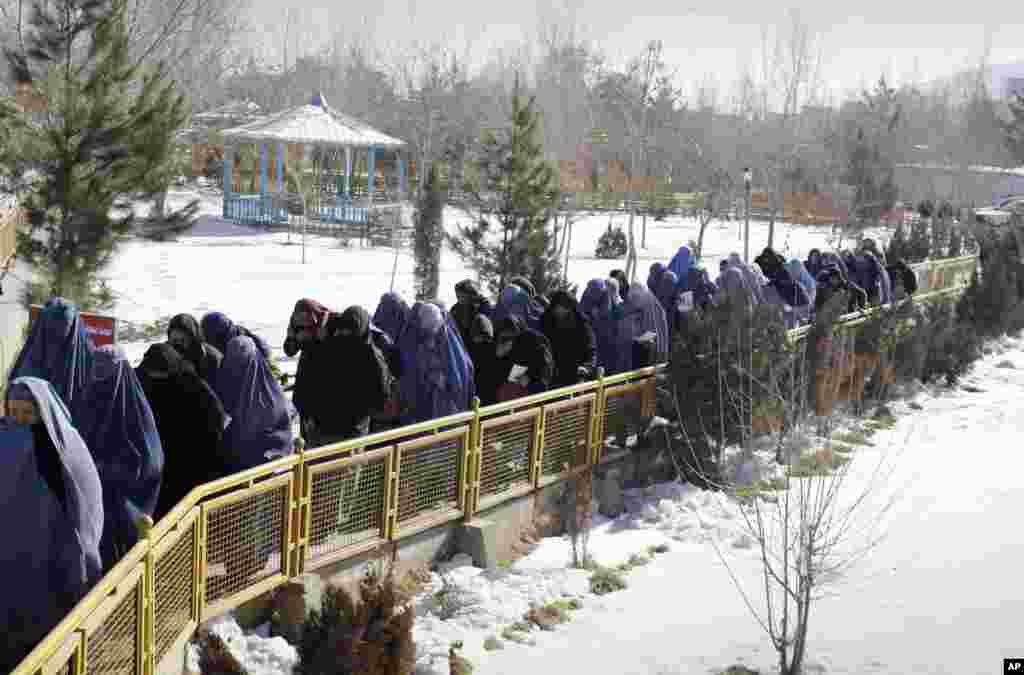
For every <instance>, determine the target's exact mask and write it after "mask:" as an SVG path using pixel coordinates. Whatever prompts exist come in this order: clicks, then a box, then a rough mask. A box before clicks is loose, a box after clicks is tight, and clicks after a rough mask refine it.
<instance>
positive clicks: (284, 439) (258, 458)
mask: <svg viewBox="0 0 1024 675" xmlns="http://www.w3.org/2000/svg"><path fill="white" fill-rule="evenodd" d="M213 391H214V392H215V393H216V394H217V396H218V397H219V398H220V401H221V403H223V404H224V411H225V412H226V413H227V414H228V415H229V416H230V417H231V423H230V424H228V428H227V429H226V430H225V432H224V439H223V441H222V443H221V447H222V457H223V461H224V465H225V467H224V468H225V470H226V471H227V472H228V473H237V472H239V471H245V470H246V469H251V468H253V467H255V466H259V465H260V464H263V463H264V462H268V461H270V460H273V459H277V458H278V457H284V456H285V455H289V454H291V452H292V447H293V442H294V438H293V436H292V418H293V417H294V416H295V414H296V413H295V408H294V407H293V406H292V404H291V401H289V400H288V398H287V397H286V396H285V395H284V391H283V390H282V389H281V384H280V383H279V382H278V381H277V379H276V378H275V377H274V373H273V372H272V371H271V370H270V364H268V363H267V361H266V359H264V358H263V357H262V355H261V354H260V352H259V349H258V348H257V347H256V343H255V342H253V340H252V339H250V338H248V337H246V336H245V335H240V336H239V337H236V338H234V339H232V340H231V341H230V342H228V346H227V351H226V352H225V354H224V361H223V362H222V363H221V366H220V369H219V370H218V371H217V376H216V378H215V379H214V383H213Z"/></svg>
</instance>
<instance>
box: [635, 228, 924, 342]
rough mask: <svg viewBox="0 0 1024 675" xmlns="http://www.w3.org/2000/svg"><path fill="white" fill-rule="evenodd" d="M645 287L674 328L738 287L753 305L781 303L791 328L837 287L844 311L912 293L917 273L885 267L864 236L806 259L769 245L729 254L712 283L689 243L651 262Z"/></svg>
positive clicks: (902, 266)
mask: <svg viewBox="0 0 1024 675" xmlns="http://www.w3.org/2000/svg"><path fill="white" fill-rule="evenodd" d="M647 287H648V289H649V290H650V291H651V292H652V293H654V294H655V296H657V298H658V301H659V302H660V303H661V306H662V307H663V308H664V310H665V312H666V315H667V316H668V322H669V327H670V330H672V331H674V330H675V328H676V327H677V326H678V325H679V322H680V320H681V319H682V317H683V316H685V314H686V313H687V312H689V311H692V310H693V309H694V308H700V309H707V308H708V307H709V306H713V305H714V304H715V303H716V301H717V298H718V296H719V294H721V293H722V292H726V291H730V290H732V291H742V292H743V293H744V295H745V296H746V297H748V298H749V301H750V302H752V303H754V304H761V303H765V304H769V305H776V306H778V307H780V308H781V309H782V312H783V317H784V320H785V322H786V327H787V328H790V329H791V328H796V327H798V326H800V325H803V324H806V323H809V322H811V321H812V320H813V318H814V315H815V312H816V311H818V310H820V309H821V308H822V307H824V306H825V304H826V303H827V302H828V301H829V299H830V298H832V297H834V296H835V295H836V294H837V293H839V292H840V291H845V292H846V293H847V297H848V298H849V300H848V307H847V311H850V312H854V311H857V310H860V309H864V308H866V307H868V306H871V305H884V304H889V303H891V302H893V301H896V300H899V299H901V298H903V297H906V296H907V295H911V294H913V293H914V292H916V290H917V277H916V276H915V274H914V272H913V270H912V269H910V267H909V266H908V265H907V264H906V262H905V261H903V260H897V261H894V262H893V263H892V264H890V265H886V261H885V255H884V253H883V252H882V251H881V250H880V249H879V248H878V246H877V244H876V243H875V241H874V240H873V239H864V240H862V241H861V244H860V245H859V247H858V248H857V249H856V250H855V251H851V250H844V251H843V252H842V253H838V254H837V253H831V252H824V253H823V252H821V251H820V250H819V249H812V250H811V251H810V253H809V254H808V256H807V259H806V260H800V259H799V258H792V259H790V260H788V261H787V260H786V258H785V257H784V256H783V255H781V254H780V253H778V252H777V251H775V250H774V249H772V248H770V247H769V248H765V249H764V250H763V251H762V252H761V254H760V255H758V256H757V257H756V258H755V259H754V262H753V263H750V264H746V263H744V262H743V260H742V259H741V258H740V256H739V254H737V253H732V254H730V255H729V257H728V258H726V259H725V260H722V261H721V262H720V263H719V274H718V277H717V278H716V280H715V281H714V282H712V281H711V280H710V278H709V276H708V273H707V271H706V270H705V269H704V268H703V267H702V266H700V265H699V264H697V263H696V262H695V261H694V260H693V258H692V256H691V253H690V249H689V247H686V246H683V247H681V248H680V249H679V251H678V252H677V253H676V255H675V256H674V257H673V258H672V260H671V261H670V262H669V264H668V265H667V266H665V265H662V264H661V263H655V264H653V265H651V268H650V273H649V275H648V278H647Z"/></svg>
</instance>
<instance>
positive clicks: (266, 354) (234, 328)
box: [199, 312, 271, 359]
mask: <svg viewBox="0 0 1024 675" xmlns="http://www.w3.org/2000/svg"><path fill="white" fill-rule="evenodd" d="M199 326H200V329H201V330H202V332H203V337H204V338H206V342H207V343H208V344H211V345H213V346H214V347H216V348H217V351H219V352H220V353H221V354H223V353H224V352H225V350H227V348H228V343H229V342H231V341H232V340H233V339H235V338H236V337H239V336H241V335H244V336H246V337H248V338H250V339H251V340H252V341H253V342H255V343H256V349H258V350H259V351H260V354H262V355H263V358H265V359H269V358H270V356H271V351H270V345H268V344H267V343H266V341H265V340H264V339H263V338H261V337H260V336H258V335H256V334H255V333H253V332H252V331H250V330H248V329H247V328H245V327H244V326H239V325H238V324H237V323H235V322H234V321H232V320H231V319H229V318H228V317H227V316H225V315H224V314H222V313H221V312H210V313H209V314H206V315H205V316H203V320H202V321H201V322H200V324H199Z"/></svg>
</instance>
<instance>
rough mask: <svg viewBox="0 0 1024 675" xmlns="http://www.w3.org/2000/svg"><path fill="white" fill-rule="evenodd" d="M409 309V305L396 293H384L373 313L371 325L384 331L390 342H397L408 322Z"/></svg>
mask: <svg viewBox="0 0 1024 675" xmlns="http://www.w3.org/2000/svg"><path fill="white" fill-rule="evenodd" d="M409 309H410V308H409V303H408V302H406V301H405V299H404V298H403V297H402V296H400V295H399V294H398V293H385V294H384V295H382V296H380V302H379V303H377V311H375V312H374V313H373V325H375V326H377V327H378V328H380V329H381V330H382V331H384V333H385V334H386V335H387V336H388V337H389V338H391V341H392V342H397V341H398V338H399V337H400V336H401V335H402V330H403V329H404V328H405V324H406V322H408V321H409Z"/></svg>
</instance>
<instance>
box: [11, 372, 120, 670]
mask: <svg viewBox="0 0 1024 675" xmlns="http://www.w3.org/2000/svg"><path fill="white" fill-rule="evenodd" d="M7 396H8V399H18V400H30V401H32V402H33V403H34V404H35V406H36V409H37V410H38V411H39V417H40V424H41V425H42V428H41V433H42V434H45V437H46V438H47V441H48V443H47V445H48V446H52V447H47V448H44V449H43V448H41V449H40V450H42V451H43V452H45V453H47V454H46V456H47V457H50V458H52V460H53V461H54V464H53V466H54V468H55V470H58V471H59V473H60V478H61V480H62V482H63V486H64V487H63V492H64V494H63V495H61V496H58V495H57V494H56V493H55V492H54V491H53V489H52V488H51V487H50V485H49V484H48V483H47V481H46V480H45V479H44V478H43V474H42V472H41V465H40V463H39V459H38V457H40V455H39V454H38V453H37V449H36V448H35V441H34V437H35V434H34V433H33V431H32V429H31V428H29V427H22V426H18V425H15V424H14V423H13V420H11V419H8V418H3V419H0V463H2V467H3V469H2V471H0V504H3V505H4V511H5V513H6V517H5V518H4V520H3V522H4V525H3V529H4V532H3V541H4V552H3V555H0V574H2V575H3V578H4V579H7V580H8V583H7V588H6V589H5V592H4V594H3V600H2V605H0V634H2V635H3V636H4V644H3V646H2V647H0V670H2V671H3V672H10V671H11V670H13V669H14V666H16V665H17V663H18V662H19V661H20V660H21V659H22V658H23V657H24V656H25V655H26V654H27V653H28V652H29V651H30V650H31V649H32V648H33V647H34V646H35V645H36V643H37V642H38V641H39V640H40V639H42V638H43V637H44V636H45V635H46V633H47V632H48V631H49V630H50V629H52V628H53V627H54V626H55V625H57V623H58V622H60V620H61V619H63V618H64V616H65V615H66V614H67V613H68V612H69V611H70V610H71V608H72V607H74V605H75V604H76V603H77V602H78V601H79V600H80V599H81V598H82V597H83V596H84V595H85V594H86V593H87V592H88V591H89V589H90V588H91V587H92V585H93V584H94V583H96V581H97V580H98V579H99V578H100V575H101V573H102V563H101V561H100V553H99V544H100V537H101V535H102V532H103V496H102V489H101V488H100V479H99V475H98V474H97V472H96V466H95V465H94V464H93V461H92V457H90V455H89V451H88V449H87V448H86V446H85V442H84V441H83V440H82V437H81V436H80V435H79V434H78V432H77V431H76V430H75V427H74V426H73V425H72V423H71V415H70V414H69V413H68V410H67V408H66V407H65V405H64V404H63V403H62V402H61V400H60V397H59V396H58V395H57V391H56V389H54V387H53V386H51V385H50V384H49V383H47V382H45V381H43V380H41V379H38V378H35V377H19V378H17V379H15V380H13V381H12V382H11V386H10V389H9V391H8V395H7ZM49 453H53V454H55V455H56V456H55V457H53V456H52V455H51V454H49Z"/></svg>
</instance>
